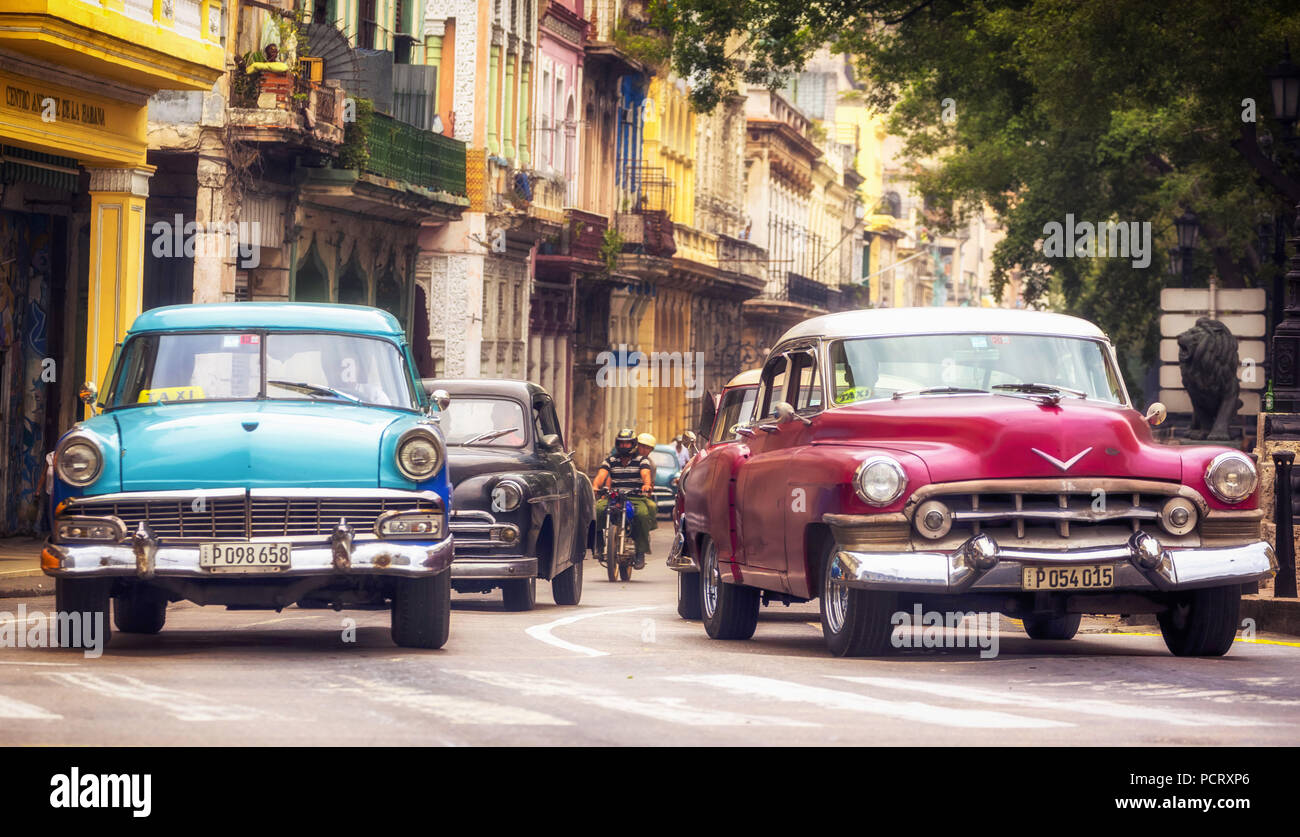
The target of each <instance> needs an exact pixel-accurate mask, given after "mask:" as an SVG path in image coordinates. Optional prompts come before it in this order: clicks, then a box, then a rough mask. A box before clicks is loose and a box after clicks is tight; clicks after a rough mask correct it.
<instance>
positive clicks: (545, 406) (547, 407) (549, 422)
mask: <svg viewBox="0 0 1300 837" xmlns="http://www.w3.org/2000/svg"><path fill="white" fill-rule="evenodd" d="M533 417H534V421H535V422H536V431H537V438H538V440H540V439H541V438H542V437H543V436H549V435H551V434H552V433H553V434H555V435H556V436H559V437H560V446H561V447H563V446H564V433H563V432H561V429H560V420H559V417H557V416H556V415H555V404H554V402H552V401H551V400H550V399H548V398H541V399H538V400H537V401H535V402H534V403H533Z"/></svg>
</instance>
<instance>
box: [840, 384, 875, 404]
mask: <svg viewBox="0 0 1300 837" xmlns="http://www.w3.org/2000/svg"><path fill="white" fill-rule="evenodd" d="M870 397H871V387H852V388H850V389H846V390H844V391H843V392H841V393H840V394H839V395H837V396H835V403H836V404H852V403H853V402H854V401H863V400H865V399H868V398H870Z"/></svg>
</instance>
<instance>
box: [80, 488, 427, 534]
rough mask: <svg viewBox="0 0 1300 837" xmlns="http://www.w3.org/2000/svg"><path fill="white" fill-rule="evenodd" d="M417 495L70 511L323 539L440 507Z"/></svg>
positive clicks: (127, 504) (167, 525) (146, 503)
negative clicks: (338, 529)
mask: <svg viewBox="0 0 1300 837" xmlns="http://www.w3.org/2000/svg"><path fill="white" fill-rule="evenodd" d="M438 509H439V507H438V505H437V504H436V503H432V502H430V501H428V500H425V499H422V498H418V497H411V498H405V497H401V498H399V497H377V498H368V497H367V498H360V497H358V498H336V497H251V498H250V497H222V498H204V499H203V500H202V502H201V503H200V502H196V501H195V500H191V499H181V500H172V499H168V500H119V501H93V500H92V501H87V502H81V503H77V504H76V505H75V506H74V507H73V509H70V511H75V512H76V513H77V514H84V515H94V516H97V515H113V516H115V517H118V518H120V519H121V520H122V522H124V523H125V524H126V526H127V531H128V532H134V531H135V529H136V527H137V526H139V524H140V523H145V524H147V525H148V527H149V529H150V530H151V531H152V532H153V533H154V535H155V536H156V537H158V538H159V539H160V540H222V539H232V540H243V539H246V538H249V537H253V538H322V537H328V536H329V533H330V532H331V531H332V530H333V528H334V527H335V526H337V525H338V522H339V520H340V519H346V520H347V522H348V525H349V526H351V527H352V529H353V531H355V532H357V533H358V534H362V533H367V534H368V533H370V532H371V531H373V529H374V525H375V521H376V520H377V519H378V518H379V516H380V515H381V514H383V513H384V512H388V511H435V512H436V511H438Z"/></svg>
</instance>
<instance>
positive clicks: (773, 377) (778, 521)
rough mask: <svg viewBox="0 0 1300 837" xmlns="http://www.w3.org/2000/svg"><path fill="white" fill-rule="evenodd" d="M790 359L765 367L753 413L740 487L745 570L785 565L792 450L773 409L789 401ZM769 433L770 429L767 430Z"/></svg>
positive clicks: (778, 358)
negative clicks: (787, 468)
mask: <svg viewBox="0 0 1300 837" xmlns="http://www.w3.org/2000/svg"><path fill="white" fill-rule="evenodd" d="M789 366H790V358H789V355H788V354H787V353H784V352H782V353H780V354H774V355H773V356H772V357H771V358H769V359H768V361H767V363H766V364H764V366H763V372H762V375H761V377H760V378H759V385H758V400H757V406H756V408H755V411H754V423H753V424H752V425H751V428H750V429H751V431H752V432H753V435H752V436H750V438H749V450H750V455H749V459H747V460H746V461H745V462H744V464H743V465H741V467H740V470H739V478H738V480H737V482H736V497H735V503H736V511H737V518H738V523H739V526H738V529H739V538H740V543H741V549H740V550H739V551H740V554H741V555H743V560H744V563H745V564H746V565H749V566H752V567H762V568H772V569H777V568H780V567H783V566H784V552H785V502H786V501H785V473H784V469H785V464H786V461H787V460H788V459H789V451H788V450H787V449H786V445H785V444H784V443H783V440H782V438H781V433H780V428H779V426H778V425H776V424H775V421H776V419H775V414H774V412H773V410H774V407H773V405H775V404H776V403H777V402H778V401H785V400H787V396H786V392H787V389H788V388H789V384H790V375H789ZM765 428H766V429H765Z"/></svg>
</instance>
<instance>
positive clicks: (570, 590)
mask: <svg viewBox="0 0 1300 837" xmlns="http://www.w3.org/2000/svg"><path fill="white" fill-rule="evenodd" d="M586 557H587V547H586V544H584V543H583V542H582V540H581V538H580V536H579V535H574V544H573V563H572V564H570V565H569V568H568V569H567V570H565V571H564V572H562V573H560V574H559V575H557V576H556V577H555V578H553V579H552V580H551V597H552V598H553V599H555V603H556V604H557V605H576V604H577V603H578V602H580V601H582V565H583V563H584V561H583V559H584V558H586Z"/></svg>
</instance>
